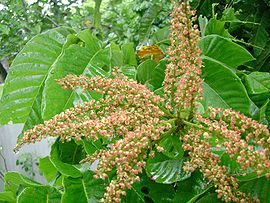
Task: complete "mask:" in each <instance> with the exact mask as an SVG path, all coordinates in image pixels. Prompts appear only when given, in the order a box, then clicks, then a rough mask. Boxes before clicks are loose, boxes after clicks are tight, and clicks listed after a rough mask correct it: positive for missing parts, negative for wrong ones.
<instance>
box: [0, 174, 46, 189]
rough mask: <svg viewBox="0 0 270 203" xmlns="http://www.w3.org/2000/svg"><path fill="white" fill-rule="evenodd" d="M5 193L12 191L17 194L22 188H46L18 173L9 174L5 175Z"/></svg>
mask: <svg viewBox="0 0 270 203" xmlns="http://www.w3.org/2000/svg"><path fill="white" fill-rule="evenodd" d="M4 179H5V191H10V192H12V193H13V194H17V192H18V191H19V189H20V187H21V186H22V187H46V186H44V185H41V184H40V183H38V182H35V181H33V180H31V179H29V178H27V177H24V176H23V175H21V174H19V173H17V172H7V173H6V174H5V177H4Z"/></svg>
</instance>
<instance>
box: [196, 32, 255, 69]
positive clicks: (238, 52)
mask: <svg viewBox="0 0 270 203" xmlns="http://www.w3.org/2000/svg"><path fill="white" fill-rule="evenodd" d="M199 46H200V48H201V50H202V53H203V56H204V58H207V59H209V60H211V61H213V62H216V63H218V64H220V65H223V66H225V67H227V68H232V69H235V68H237V67H238V66H239V65H242V64H244V63H246V62H248V61H252V60H254V58H253V56H252V55H251V54H250V53H249V52H248V51H247V50H246V49H244V48H243V47H241V46H240V45H238V44H236V43H234V42H232V41H230V40H229V39H226V38H224V37H221V36H218V35H208V36H206V37H203V38H202V39H201V40H200V42H199Z"/></svg>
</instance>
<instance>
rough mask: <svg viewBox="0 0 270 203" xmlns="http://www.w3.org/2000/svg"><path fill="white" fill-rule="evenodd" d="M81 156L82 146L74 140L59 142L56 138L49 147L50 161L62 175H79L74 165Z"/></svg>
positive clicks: (75, 176)
mask: <svg viewBox="0 0 270 203" xmlns="http://www.w3.org/2000/svg"><path fill="white" fill-rule="evenodd" d="M83 158H84V154H83V153H82V146H81V145H80V146H79V145H77V144H76V143H75V142H74V141H70V142H66V143H61V142H60V141H59V140H57V141H56V142H55V143H54V144H53V146H52V148H51V154H50V161H51V162H52V164H53V165H54V167H55V168H56V169H57V171H59V172H60V173H61V174H62V175H64V176H68V177H69V176H70V177H73V178H78V177H81V176H82V174H81V172H80V171H79V169H77V168H76V167H75V166H74V165H75V164H78V163H79V161H80V160H82V159H83Z"/></svg>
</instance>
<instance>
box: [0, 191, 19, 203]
mask: <svg viewBox="0 0 270 203" xmlns="http://www.w3.org/2000/svg"><path fill="white" fill-rule="evenodd" d="M0 202H8V203H15V202H16V196H15V195H14V194H13V193H12V192H10V191H8V192H0Z"/></svg>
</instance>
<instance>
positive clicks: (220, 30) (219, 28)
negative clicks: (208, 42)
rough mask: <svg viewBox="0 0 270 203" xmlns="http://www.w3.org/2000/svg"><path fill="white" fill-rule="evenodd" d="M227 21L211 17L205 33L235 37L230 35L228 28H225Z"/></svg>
mask: <svg viewBox="0 0 270 203" xmlns="http://www.w3.org/2000/svg"><path fill="white" fill-rule="evenodd" d="M224 26H225V21H220V20H216V19H214V18H212V19H210V20H209V22H208V24H207V26H206V29H205V35H212V34H216V35H219V36H222V37H225V38H233V36H231V35H230V33H229V32H228V30H226V29H225V28H224Z"/></svg>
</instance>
